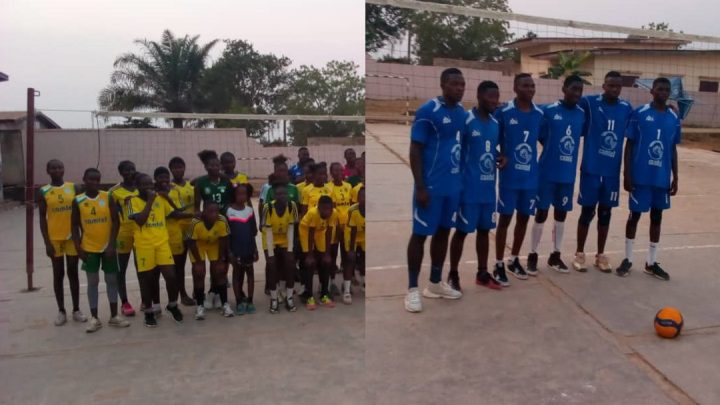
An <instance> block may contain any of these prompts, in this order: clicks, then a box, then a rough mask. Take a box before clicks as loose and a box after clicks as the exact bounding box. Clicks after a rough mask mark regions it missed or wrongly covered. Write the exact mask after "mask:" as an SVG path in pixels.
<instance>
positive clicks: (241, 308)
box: [235, 302, 247, 315]
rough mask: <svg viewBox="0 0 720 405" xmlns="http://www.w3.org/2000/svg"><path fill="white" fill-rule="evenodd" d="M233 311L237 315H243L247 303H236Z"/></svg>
mask: <svg viewBox="0 0 720 405" xmlns="http://www.w3.org/2000/svg"><path fill="white" fill-rule="evenodd" d="M235 312H236V313H237V314H238V315H245V314H246V313H247V304H246V303H245V302H241V303H239V304H237V308H236V309H235Z"/></svg>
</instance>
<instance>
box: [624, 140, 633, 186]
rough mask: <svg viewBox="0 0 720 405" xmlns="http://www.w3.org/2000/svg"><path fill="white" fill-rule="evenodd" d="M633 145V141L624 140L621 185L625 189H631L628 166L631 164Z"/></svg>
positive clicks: (630, 174) (630, 173)
mask: <svg viewBox="0 0 720 405" xmlns="http://www.w3.org/2000/svg"><path fill="white" fill-rule="evenodd" d="M634 147H635V143H634V142H633V141H631V140H629V139H628V140H627V142H625V156H623V165H624V169H625V170H624V171H623V177H624V179H623V187H624V188H625V191H633V185H632V177H631V176H632V172H631V170H630V166H631V165H632V153H633V148H634Z"/></svg>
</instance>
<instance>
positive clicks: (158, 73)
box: [98, 30, 217, 128]
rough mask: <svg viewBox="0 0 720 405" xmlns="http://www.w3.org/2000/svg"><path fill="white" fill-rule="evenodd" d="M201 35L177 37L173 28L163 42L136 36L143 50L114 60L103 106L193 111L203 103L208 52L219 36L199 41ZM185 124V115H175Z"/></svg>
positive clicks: (176, 124) (102, 96) (176, 125)
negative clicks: (202, 81) (206, 41)
mask: <svg viewBox="0 0 720 405" xmlns="http://www.w3.org/2000/svg"><path fill="white" fill-rule="evenodd" d="M198 39H199V36H197V35H196V36H193V37H189V36H187V35H185V36H184V37H175V35H173V33H172V32H170V30H165V31H163V33H162V37H161V39H160V42H156V41H150V40H148V39H138V40H135V44H137V45H139V46H140V47H141V51H140V52H139V53H126V54H123V55H120V56H119V57H118V58H117V59H116V60H115V63H114V65H113V66H114V68H115V71H114V72H113V73H112V75H111V76H110V85H109V86H107V87H105V88H104V89H103V90H102V91H101V92H100V96H99V98H98V102H99V104H100V107H101V108H104V109H111V110H121V111H135V110H145V109H153V110H158V111H164V112H193V111H195V110H196V109H197V107H198V105H199V104H201V100H202V92H201V90H200V81H201V79H202V77H203V73H204V72H205V63H206V61H207V58H208V53H209V52H210V50H211V49H212V48H213V46H215V44H216V43H217V40H212V41H210V42H208V43H206V44H199V43H198ZM172 122H173V127H174V128H182V127H183V120H182V119H173V120H172Z"/></svg>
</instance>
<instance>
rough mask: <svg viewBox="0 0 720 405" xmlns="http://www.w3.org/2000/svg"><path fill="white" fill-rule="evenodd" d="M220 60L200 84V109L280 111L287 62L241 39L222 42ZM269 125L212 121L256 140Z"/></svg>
mask: <svg viewBox="0 0 720 405" xmlns="http://www.w3.org/2000/svg"><path fill="white" fill-rule="evenodd" d="M224 42H225V49H224V51H223V53H222V56H220V59H218V61H217V62H216V63H215V64H214V65H213V66H212V67H211V68H209V69H208V72H207V74H206V75H205V77H204V80H203V82H202V88H203V89H204V92H205V96H206V104H205V105H204V106H203V109H204V110H205V111H206V112H211V113H238V114H275V113H279V112H281V111H282V110H283V99H284V93H285V91H286V89H287V86H288V83H289V80H290V71H289V66H290V63H291V61H290V59H288V58H286V57H284V56H277V55H274V54H263V53H260V52H258V51H257V50H255V48H254V47H253V46H252V44H250V43H249V42H246V41H243V40H225V41H224ZM269 125H270V122H262V121H256V120H252V121H244V120H243V121H240V120H215V127H217V128H227V127H238V126H241V127H243V128H246V129H247V131H248V135H249V136H252V137H259V136H261V135H262V134H263V133H265V132H267V130H268V128H269Z"/></svg>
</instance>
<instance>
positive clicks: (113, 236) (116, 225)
mask: <svg viewBox="0 0 720 405" xmlns="http://www.w3.org/2000/svg"><path fill="white" fill-rule="evenodd" d="M110 221H111V222H112V226H111V228H110V241H108V247H107V248H106V249H105V255H107V256H113V255H114V254H115V241H116V240H117V235H118V232H119V231H120V218H119V217H118V210H117V206H116V205H115V204H110Z"/></svg>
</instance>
